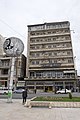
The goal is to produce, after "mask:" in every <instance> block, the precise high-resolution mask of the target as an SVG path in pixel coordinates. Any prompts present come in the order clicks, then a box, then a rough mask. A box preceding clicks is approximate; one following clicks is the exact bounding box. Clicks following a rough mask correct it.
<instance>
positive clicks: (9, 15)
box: [0, 0, 80, 75]
mask: <svg viewBox="0 0 80 120" xmlns="http://www.w3.org/2000/svg"><path fill="white" fill-rule="evenodd" d="M57 21H70V28H71V30H74V31H75V33H73V31H72V32H71V36H72V45H73V52H74V56H76V59H75V63H76V69H77V70H78V75H80V53H79V51H80V50H79V49H80V44H79V43H80V42H79V41H80V0H0V34H1V35H2V36H3V37H12V36H14V37H18V38H20V39H21V40H22V41H23V43H24V45H25V50H24V54H25V55H26V54H27V25H32V24H40V23H44V22H57Z"/></svg>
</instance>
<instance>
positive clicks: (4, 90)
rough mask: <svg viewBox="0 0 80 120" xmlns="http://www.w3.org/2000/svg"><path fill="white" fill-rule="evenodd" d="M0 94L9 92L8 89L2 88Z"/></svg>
mask: <svg viewBox="0 0 80 120" xmlns="http://www.w3.org/2000/svg"><path fill="white" fill-rule="evenodd" d="M0 94H8V89H6V88H4V89H0Z"/></svg>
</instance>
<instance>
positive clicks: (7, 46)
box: [3, 37, 24, 57]
mask: <svg viewBox="0 0 80 120" xmlns="http://www.w3.org/2000/svg"><path fill="white" fill-rule="evenodd" d="M3 49H4V52H5V53H6V54H7V55H8V56H11V57H16V56H19V55H20V54H21V53H22V52H23V50H24V44H23V42H22V41H21V40H20V39H19V38H16V37H10V38H7V39H6V40H5V42H4V44H3Z"/></svg>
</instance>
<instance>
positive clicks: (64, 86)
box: [63, 81, 66, 89]
mask: <svg viewBox="0 0 80 120" xmlns="http://www.w3.org/2000/svg"><path fill="white" fill-rule="evenodd" d="M63 88H64V89H65V88H66V85H65V81H64V82H63Z"/></svg>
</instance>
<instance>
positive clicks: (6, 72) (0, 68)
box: [0, 55, 26, 87]
mask: <svg viewBox="0 0 80 120" xmlns="http://www.w3.org/2000/svg"><path fill="white" fill-rule="evenodd" d="M11 60H12V59H11V57H8V56H2V57H0V87H8V86H9V80H10V73H11ZM25 76H26V57H25V56H24V55H21V56H19V57H15V69H14V78H13V81H14V82H13V83H14V86H15V87H16V86H24V85H25V81H24V77H25Z"/></svg>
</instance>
